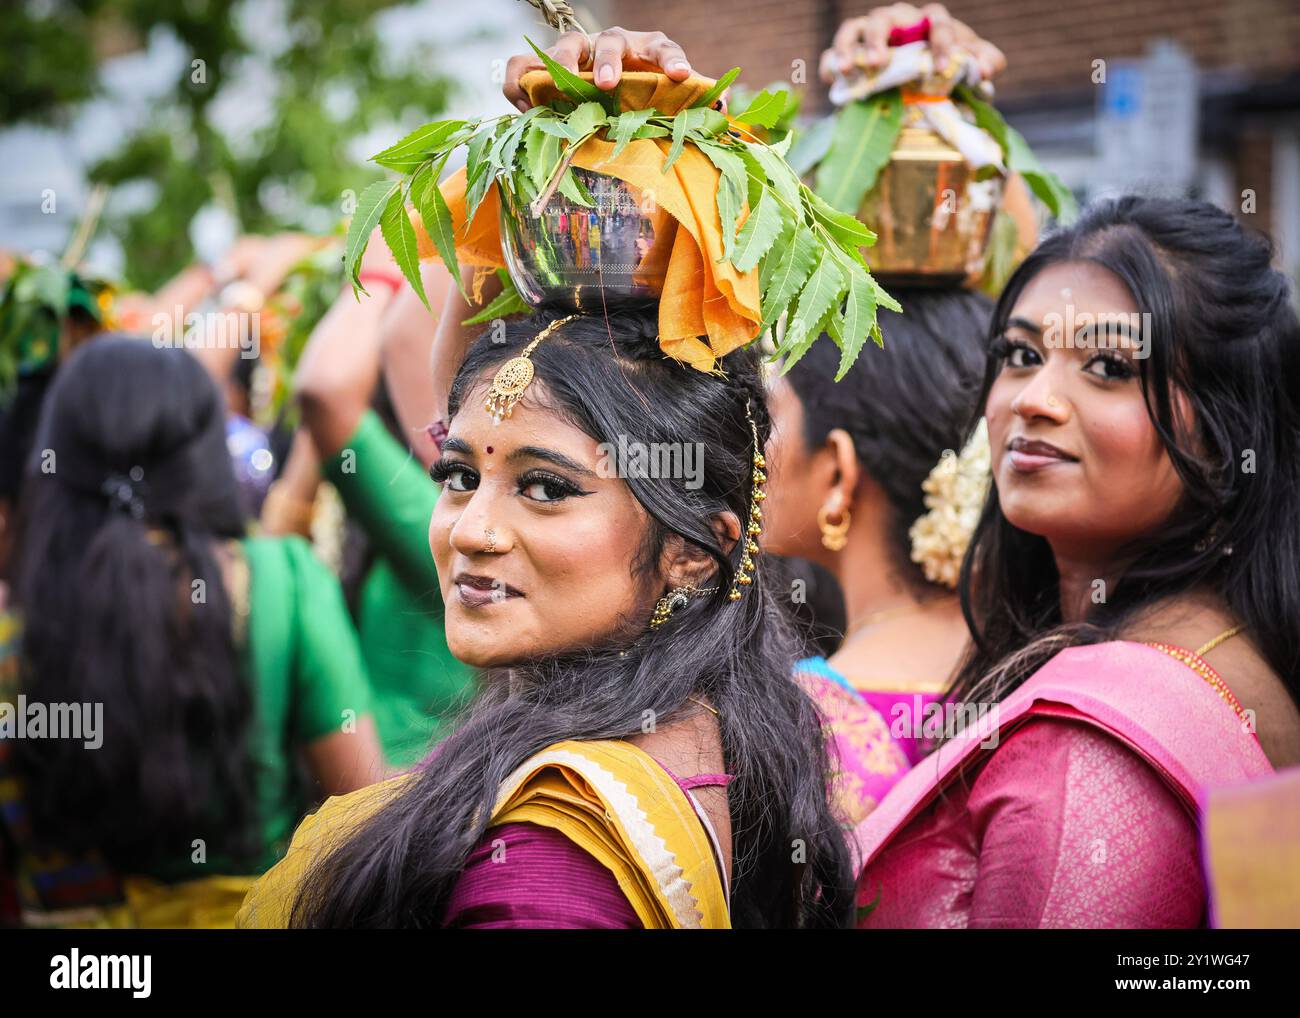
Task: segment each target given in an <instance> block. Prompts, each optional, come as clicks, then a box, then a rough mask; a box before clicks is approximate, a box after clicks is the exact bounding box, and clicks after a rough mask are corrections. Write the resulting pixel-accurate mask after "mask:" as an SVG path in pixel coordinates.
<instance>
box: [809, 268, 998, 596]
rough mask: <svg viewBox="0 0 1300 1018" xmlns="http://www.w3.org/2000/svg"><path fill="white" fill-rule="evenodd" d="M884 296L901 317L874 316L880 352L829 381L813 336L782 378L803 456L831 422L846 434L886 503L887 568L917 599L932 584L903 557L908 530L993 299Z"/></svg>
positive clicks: (958, 435) (968, 382)
mask: <svg viewBox="0 0 1300 1018" xmlns="http://www.w3.org/2000/svg"><path fill="white" fill-rule="evenodd" d="M891 292H892V293H893V294H894V296H895V298H896V299H897V300H898V302H899V303H900V304H902V306H903V311H904V313H903V314H901V315H898V314H894V313H892V312H885V313H884V315H883V316H882V320H881V332H882V333H883V336H884V340H885V350H884V352H883V354H879V355H876V356H872V355H871V351H868V355H867V356H863V357H859V358H858V359H857V361H855V362H854V364H853V367H851V368H850V369H849V371H848V373H847V374H846V375H845V376H844V377H843V378H842V379H841V380H840V381H838V382H836V381H835V380H834V379H835V371H836V366H837V363H838V360H839V356H840V353H839V350H837V349H836V348H835V345H834V344H832V343H829V342H825V341H823V342H818V343H814V344H813V345H812V349H811V350H809V351H808V353H807V354H805V355H804V357H803V358H802V359H801V360H799V361H798V362H797V363H796V364H795V365H794V366H793V367H792V368H791V369H790V371H789V372H788V373H787V375H786V378H787V379H788V380H789V382H790V385H791V387H792V388H793V389H794V392H795V394H796V395H797V396H798V397H799V402H800V404H801V405H802V406H803V415H804V426H803V438H804V443H805V446H806V448H807V449H808V450H809V451H810V452H811V451H813V450H815V449H818V448H820V447H821V446H822V444H823V443H825V441H826V436H827V435H829V434H830V433H831V431H832V430H833V429H835V428H843V429H844V430H845V431H847V432H848V433H849V436H850V437H851V438H852V439H853V448H854V451H855V452H856V453H857V456H858V462H859V463H860V464H861V465H862V469H863V470H864V471H866V473H867V474H868V476H870V477H871V479H872V480H873V481H875V483H876V484H878V485H880V487H881V488H882V489H883V490H884V492H885V495H886V497H887V498H888V499H889V507H890V510H891V513H890V515H891V519H890V527H889V530H890V542H889V547H890V550H891V552H892V553H893V568H894V571H895V573H896V574H897V575H898V576H899V577H900V578H901V579H902V580H904V581H905V582H906V583H907V584H908V586H909V587H911V588H912V590H914V591H915V592H917V593H918V594H921V595H922V596H924V594H926V593H931V592H933V587H932V585H931V584H930V583H929V582H928V581H927V580H926V578H925V573H924V571H923V570H922V568H921V567H920V566H919V565H917V564H916V563H914V562H913V561H912V559H911V540H910V538H909V537H908V530H909V529H910V528H911V526H912V524H913V523H915V522H916V519H917V517H919V516H920V515H921V514H922V513H924V512H925V501H924V497H925V496H924V493H923V492H922V490H921V484H922V482H923V481H924V480H925V479H926V477H927V476H929V474H930V471H931V470H933V469H934V467H935V465H936V464H937V463H938V462H939V458H940V457H941V456H942V455H943V453H944V452H945V451H946V450H949V449H952V450H954V451H957V450H960V449H961V447H962V444H963V439H964V437H965V435H966V431H967V429H968V427H969V425H970V417H971V412H972V410H973V409H974V407H975V400H976V397H977V395H978V393H979V383H980V376H981V371H982V368H983V365H984V336H985V334H986V332H987V331H988V325H989V318H990V315H991V312H992V308H993V302H992V301H990V300H989V299H988V298H987V297H985V296H984V295H983V294H981V293H976V292H972V291H969V290H961V289H946V290H945V289H923V288H920V287H917V288H911V289H902V290H892V291H891Z"/></svg>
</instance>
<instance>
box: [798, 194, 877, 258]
mask: <svg viewBox="0 0 1300 1018" xmlns="http://www.w3.org/2000/svg"><path fill="white" fill-rule="evenodd" d="M800 193H801V194H802V195H803V196H804V198H805V199H806V200H807V202H808V210H809V211H810V212H811V213H812V216H813V219H814V221H816V223H817V225H818V226H820V227H821V228H822V229H824V230H825V231H826V232H827V233H829V234H830V235H831V236H832V237H833V238H835V240H836V242H837V243H839V244H840V245H841V246H842V247H843V248H844V249H845V250H846V251H850V252H852V253H853V255H854V256H855V257H856V258H858V260H859V261H861V260H862V253H861V252H860V251H859V250H858V248H861V247H870V246H871V245H872V244H874V243H875V242H876V235H875V234H874V233H873V232H872V231H871V230H870V229H868V228H867V227H866V226H864V225H863V224H862V223H861V222H860V221H859V220H857V219H856V218H854V217H853V216H851V215H849V214H848V213H847V212H841V211H840V210H839V209H836V208H832V207H831V206H830V205H828V204H827V203H826V202H825V201H823V200H822V199H821V197H820V196H819V195H818V194H817V193H816V192H814V191H812V190H810V189H809V188H808V186H807V185H801V186H800Z"/></svg>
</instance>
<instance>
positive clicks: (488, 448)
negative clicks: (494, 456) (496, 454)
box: [487, 445, 492, 453]
mask: <svg viewBox="0 0 1300 1018" xmlns="http://www.w3.org/2000/svg"><path fill="white" fill-rule="evenodd" d="M487 451H488V452H489V453H491V452H492V446H490V445H489V446H488V447H487Z"/></svg>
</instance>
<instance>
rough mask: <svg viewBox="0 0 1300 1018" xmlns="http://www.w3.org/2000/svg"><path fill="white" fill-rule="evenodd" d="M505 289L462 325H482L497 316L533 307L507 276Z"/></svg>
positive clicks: (504, 316)
mask: <svg viewBox="0 0 1300 1018" xmlns="http://www.w3.org/2000/svg"><path fill="white" fill-rule="evenodd" d="M502 286H503V289H502V290H501V292H500V293H499V294H497V295H496V297H495V298H494V299H493V300H492V301H491V302H490V303H489V304H488V305H487V307H485V308H483V310H482V311H480V312H479V313H478V314H476V315H474V316H473V317H471V318H466V319H465V320H464V321H463V322H461V323H460V324H461V325H482V324H484V323H485V322H491V321H494V320H495V319H497V318H506V317H508V316H509V315H518V314H523V313H525V312H527V311H531V310H532V309H531V308H530V307H529V305H528V302H527V301H525V300H524V299H523V297H521V296H520V295H519V291H518V290H516V289H515V284H514V283H513V282H511V281H510V278H509V277H508V276H507V277H506V278H505V280H504V281H503V283H502Z"/></svg>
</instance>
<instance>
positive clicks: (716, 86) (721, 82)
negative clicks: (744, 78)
mask: <svg viewBox="0 0 1300 1018" xmlns="http://www.w3.org/2000/svg"><path fill="white" fill-rule="evenodd" d="M738 77H740V68H739V67H733V68H732V69H731V70H729V71H728V72H727V73H726V74H724V75H723V76H722V77H721V78H719V79H718V80H717V81H716V82H714V83H713V87H712V88H711V89H709V90H708V91H707V92H705V93H704V94H703V95H702V96H700V97H699V98H698V99H696V100H695V102H693V103H691V107H692V108H693V109H697V108H700V107H704V106H712V105H713V104H714V103H715V102H717V101H718V99H719V98H720V97H721V96H722V93H723V92H725V91H726V90H727V89H728V88H730V87H731V83H732V82H733V81H735V80H736V79H737V78H738Z"/></svg>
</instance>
